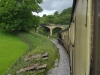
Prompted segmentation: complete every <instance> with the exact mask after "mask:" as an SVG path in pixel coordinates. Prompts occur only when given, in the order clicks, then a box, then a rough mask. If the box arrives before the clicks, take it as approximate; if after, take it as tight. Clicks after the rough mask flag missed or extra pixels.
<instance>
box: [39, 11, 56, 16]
mask: <svg viewBox="0 0 100 75" xmlns="http://www.w3.org/2000/svg"><path fill="white" fill-rule="evenodd" d="M55 11H56V10H43V11H42V12H41V13H39V14H38V15H39V16H40V17H42V16H43V14H46V15H51V14H53V13H54V12H55Z"/></svg>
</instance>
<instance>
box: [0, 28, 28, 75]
mask: <svg viewBox="0 0 100 75" xmlns="http://www.w3.org/2000/svg"><path fill="white" fill-rule="evenodd" d="M28 48H29V47H28V45H27V44H26V43H24V42H23V41H21V39H20V38H19V37H18V36H17V35H15V34H13V33H8V32H6V31H4V30H1V29H0V75H3V73H4V72H5V71H6V70H7V69H8V68H9V67H10V66H11V65H12V64H13V63H14V62H15V61H16V60H17V59H18V58H19V57H20V56H21V55H22V54H23V53H24V52H26V50H27V49H28Z"/></svg>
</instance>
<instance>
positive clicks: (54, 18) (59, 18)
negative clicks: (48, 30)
mask: <svg viewBox="0 0 100 75" xmlns="http://www.w3.org/2000/svg"><path fill="white" fill-rule="evenodd" d="M71 12H72V7H69V8H67V9H64V10H63V11H62V12H61V13H59V12H58V11H55V12H54V14H53V15H46V14H44V15H43V17H41V18H40V23H43V24H50V23H53V24H69V22H70V17H71Z"/></svg>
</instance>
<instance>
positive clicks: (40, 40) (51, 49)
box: [8, 33, 59, 75]
mask: <svg viewBox="0 0 100 75" xmlns="http://www.w3.org/2000/svg"><path fill="white" fill-rule="evenodd" d="M20 35H21V36H23V37H25V38H26V39H27V40H29V41H30V42H31V43H32V44H33V49H32V50H31V51H30V52H28V53H27V54H26V55H24V56H23V57H22V58H21V60H20V61H19V62H18V63H17V64H16V66H14V67H13V68H12V69H10V70H9V71H8V73H9V74H11V75H13V74H15V73H16V71H18V70H19V69H21V68H23V67H26V66H27V65H30V64H33V63H37V62H38V63H41V64H45V63H47V68H46V70H45V71H44V72H42V73H41V72H40V71H35V72H34V73H33V74H30V73H29V72H23V73H21V75H45V73H46V72H47V71H48V70H49V69H50V68H52V67H53V65H54V62H55V59H56V58H59V54H58V50H57V48H56V47H55V45H54V44H53V43H52V42H51V41H50V39H48V38H47V37H45V36H42V35H38V34H35V33H20ZM44 52H48V60H42V59H40V60H34V59H33V60H30V61H24V59H25V58H26V57H28V56H31V55H34V54H40V53H44Z"/></svg>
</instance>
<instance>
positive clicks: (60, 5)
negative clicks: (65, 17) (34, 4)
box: [40, 0, 73, 12]
mask: <svg viewBox="0 0 100 75" xmlns="http://www.w3.org/2000/svg"><path fill="white" fill-rule="evenodd" d="M72 2H73V0H43V3H42V4H40V6H41V7H42V8H43V9H44V10H48V11H52V10H57V11H59V12H61V11H62V10H63V9H65V8H68V7H71V6H72Z"/></svg>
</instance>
